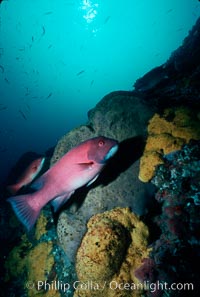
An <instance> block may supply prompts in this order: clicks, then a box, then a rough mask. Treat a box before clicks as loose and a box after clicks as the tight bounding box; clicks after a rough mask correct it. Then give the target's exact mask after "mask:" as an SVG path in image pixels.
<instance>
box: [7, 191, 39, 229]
mask: <svg viewBox="0 0 200 297" xmlns="http://www.w3.org/2000/svg"><path fill="white" fill-rule="evenodd" d="M32 195H33V194H27V195H19V196H13V197H10V198H8V199H7V201H8V202H9V203H10V204H11V206H12V208H13V210H14V212H15V214H16V216H17V217H18V219H19V220H20V222H21V223H22V224H23V225H24V226H25V227H26V228H27V230H28V231H29V230H30V229H31V228H32V227H33V225H34V224H35V222H36V220H37V218H38V216H39V214H40V208H39V209H35V208H33V206H32V205H31V203H29V201H30V199H32Z"/></svg>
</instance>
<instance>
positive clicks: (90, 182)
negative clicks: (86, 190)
mask: <svg viewBox="0 0 200 297" xmlns="http://www.w3.org/2000/svg"><path fill="white" fill-rule="evenodd" d="M98 177H99V174H97V175H96V176H95V177H94V178H93V179H92V180H91V181H89V183H88V184H87V187H88V186H90V185H91V184H92V183H93V182H95V180H96V179H97V178H98Z"/></svg>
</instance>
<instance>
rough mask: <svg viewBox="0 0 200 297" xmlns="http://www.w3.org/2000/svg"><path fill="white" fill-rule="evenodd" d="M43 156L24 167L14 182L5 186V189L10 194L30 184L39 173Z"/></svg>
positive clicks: (42, 163) (43, 159)
mask: <svg viewBox="0 0 200 297" xmlns="http://www.w3.org/2000/svg"><path fill="white" fill-rule="evenodd" d="M44 161H45V158H38V159H36V160H34V161H33V162H31V164H30V165H29V166H28V167H27V168H26V170H25V171H24V172H23V173H22V175H21V176H20V177H19V178H18V179H17V181H16V183H15V184H13V185H9V186H7V190H8V191H9V192H10V193H11V194H15V193H17V192H18V191H19V190H20V189H21V188H22V187H24V186H27V185H28V184H30V183H31V182H32V181H33V180H34V178H35V177H36V176H37V175H38V174H39V172H40V171H41V169H42V167H43V165H44Z"/></svg>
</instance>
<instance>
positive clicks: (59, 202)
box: [51, 191, 74, 212]
mask: <svg viewBox="0 0 200 297" xmlns="http://www.w3.org/2000/svg"><path fill="white" fill-rule="evenodd" d="M73 193H74V191H72V192H69V193H64V194H63V195H60V196H57V197H56V198H55V199H54V200H53V201H51V205H52V206H53V210H54V212H56V211H58V209H59V208H60V207H61V206H62V205H63V204H64V203H65V202H66V201H67V200H68V199H69V198H70V197H71V195H72V194H73Z"/></svg>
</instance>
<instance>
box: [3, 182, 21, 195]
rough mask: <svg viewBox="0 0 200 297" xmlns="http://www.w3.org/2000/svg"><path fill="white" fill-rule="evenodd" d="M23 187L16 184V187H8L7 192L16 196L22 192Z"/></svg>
mask: <svg viewBox="0 0 200 297" xmlns="http://www.w3.org/2000/svg"><path fill="white" fill-rule="evenodd" d="M20 188H21V186H20V185H19V184H14V185H8V186H7V187H6V189H7V191H8V192H9V193H10V194H12V195H14V194H15V193H17V192H18V191H19V190H20Z"/></svg>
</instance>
